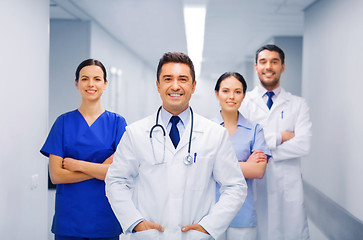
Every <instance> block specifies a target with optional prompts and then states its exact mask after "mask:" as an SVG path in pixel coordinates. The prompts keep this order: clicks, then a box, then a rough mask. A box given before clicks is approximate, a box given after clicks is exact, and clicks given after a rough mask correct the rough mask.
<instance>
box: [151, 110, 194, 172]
mask: <svg viewBox="0 0 363 240" xmlns="http://www.w3.org/2000/svg"><path fill="white" fill-rule="evenodd" d="M161 108H162V107H161V106H160V107H159V109H158V112H157V113H156V122H155V125H154V126H152V128H151V129H150V142H151V147H152V149H153V155H154V159H155V161H156V164H163V163H165V141H166V131H165V128H164V127H163V126H162V125H160V124H159V114H160V111H161ZM189 109H190V113H191V119H192V121H191V126H190V134H189V145H188V154H187V155H186V156H185V157H184V164H185V165H191V164H192V163H193V157H192V155H191V154H190V147H191V145H192V135H193V120H194V115H193V110H192V108H191V107H189ZM155 128H161V130H162V131H163V137H164V150H163V158H162V162H158V161H157V158H156V155H155V150H154V142H153V137H152V134H153V131H154V129H155Z"/></svg>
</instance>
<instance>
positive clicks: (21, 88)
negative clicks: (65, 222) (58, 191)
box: [0, 0, 49, 240]
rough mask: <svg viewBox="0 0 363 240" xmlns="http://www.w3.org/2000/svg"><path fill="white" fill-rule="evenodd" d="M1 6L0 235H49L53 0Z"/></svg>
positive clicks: (19, 0) (39, 238)
mask: <svg viewBox="0 0 363 240" xmlns="http://www.w3.org/2000/svg"><path fill="white" fill-rule="evenodd" d="M0 9H1V14H0V22H1V25H0V32H1V38H0V52H1V58H0V66H1V80H0V81H1V86H2V87H1V89H2V91H1V94H0V101H1V116H0V191H1V193H0V239H11V240H22V239H36V240H46V239H47V235H46V232H47V231H46V229H47V163H46V161H45V160H44V158H43V157H42V156H41V155H40V153H39V149H40V147H41V145H42V144H43V141H44V138H45V136H46V134H47V130H48V129H47V126H48V79H49V76H48V73H49V70H48V69H49V32H48V30H49V1H48V0H34V1H27V0H16V1H11V0H5V1H0Z"/></svg>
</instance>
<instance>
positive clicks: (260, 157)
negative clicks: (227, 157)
mask: <svg viewBox="0 0 363 240" xmlns="http://www.w3.org/2000/svg"><path fill="white" fill-rule="evenodd" d="M266 164H267V156H266V155H265V153H264V152H263V151H261V150H256V151H254V152H253V153H252V154H251V155H250V157H249V158H248V160H247V161H246V162H239V165H240V167H241V169H242V173H243V176H244V177H245V178H258V179H261V178H263V176H264V175H265V170H266Z"/></svg>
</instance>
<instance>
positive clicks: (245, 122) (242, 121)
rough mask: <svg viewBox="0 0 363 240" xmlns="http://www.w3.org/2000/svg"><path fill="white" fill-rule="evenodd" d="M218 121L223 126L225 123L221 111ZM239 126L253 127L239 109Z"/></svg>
mask: <svg viewBox="0 0 363 240" xmlns="http://www.w3.org/2000/svg"><path fill="white" fill-rule="evenodd" d="M217 122H218V123H219V124H220V125H221V126H223V125H224V120H223V117H222V114H221V112H219V114H218V116H217ZM238 127H243V128H246V129H252V125H251V123H250V122H249V121H248V120H247V119H246V118H245V117H243V116H242V114H241V113H240V112H239V111H238V120H237V128H238Z"/></svg>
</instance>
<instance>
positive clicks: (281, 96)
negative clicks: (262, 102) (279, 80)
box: [271, 88, 290, 112]
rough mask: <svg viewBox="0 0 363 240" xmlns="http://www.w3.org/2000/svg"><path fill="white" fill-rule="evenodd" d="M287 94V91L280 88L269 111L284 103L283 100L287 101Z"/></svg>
mask: <svg viewBox="0 0 363 240" xmlns="http://www.w3.org/2000/svg"><path fill="white" fill-rule="evenodd" d="M289 100H290V98H289V95H288V93H287V92H286V91H285V90H284V89H283V88H281V92H280V94H279V96H278V97H277V98H276V100H275V102H274V103H273V105H272V107H271V112H272V111H274V109H277V108H279V106H281V105H283V104H285V102H287V101H289Z"/></svg>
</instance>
